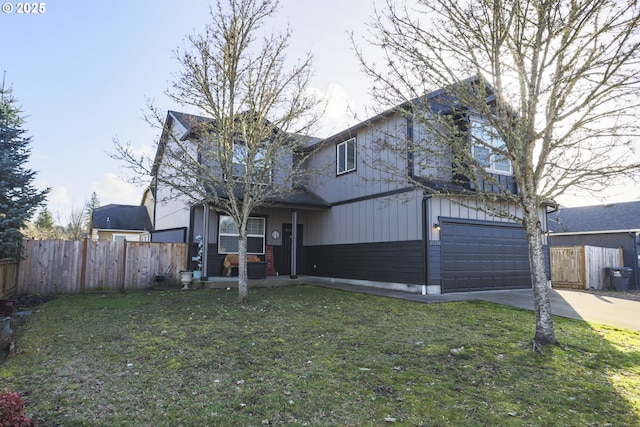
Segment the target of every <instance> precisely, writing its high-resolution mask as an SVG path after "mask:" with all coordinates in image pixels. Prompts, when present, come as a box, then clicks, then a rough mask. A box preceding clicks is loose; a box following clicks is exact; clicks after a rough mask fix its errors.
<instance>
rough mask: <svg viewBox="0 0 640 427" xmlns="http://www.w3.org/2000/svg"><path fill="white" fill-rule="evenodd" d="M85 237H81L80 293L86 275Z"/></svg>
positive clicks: (84, 284) (82, 291) (82, 290)
mask: <svg viewBox="0 0 640 427" xmlns="http://www.w3.org/2000/svg"><path fill="white" fill-rule="evenodd" d="M88 246H89V245H88V244H87V238H86V237H85V238H84V239H82V260H81V261H80V293H81V294H84V291H85V286H86V280H87V279H86V276H87V249H88Z"/></svg>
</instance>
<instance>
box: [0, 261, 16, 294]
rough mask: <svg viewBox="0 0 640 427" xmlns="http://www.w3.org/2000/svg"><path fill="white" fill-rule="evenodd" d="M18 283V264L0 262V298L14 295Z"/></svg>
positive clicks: (14, 262)
mask: <svg viewBox="0 0 640 427" xmlns="http://www.w3.org/2000/svg"><path fill="white" fill-rule="evenodd" d="M17 282H18V262H17V261H13V260H0V297H5V296H8V295H13V294H14V293H15V289H16V283H17Z"/></svg>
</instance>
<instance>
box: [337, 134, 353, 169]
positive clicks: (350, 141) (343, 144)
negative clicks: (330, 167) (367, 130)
mask: <svg viewBox="0 0 640 427" xmlns="http://www.w3.org/2000/svg"><path fill="white" fill-rule="evenodd" d="M349 144H353V166H352V167H351V168H349V160H348V150H349ZM342 147H345V148H344V149H343V148H342ZM341 150H342V151H344V164H341V161H340V151H341ZM356 152H357V150H356V137H355V136H354V137H351V138H349V139H347V140H345V141H342V142H340V143H337V144H336V175H344V174H346V173H349V172H353V171H355V170H356V166H357V163H358V162H357V158H358V156H357V154H356ZM341 166H342V167H344V170H341Z"/></svg>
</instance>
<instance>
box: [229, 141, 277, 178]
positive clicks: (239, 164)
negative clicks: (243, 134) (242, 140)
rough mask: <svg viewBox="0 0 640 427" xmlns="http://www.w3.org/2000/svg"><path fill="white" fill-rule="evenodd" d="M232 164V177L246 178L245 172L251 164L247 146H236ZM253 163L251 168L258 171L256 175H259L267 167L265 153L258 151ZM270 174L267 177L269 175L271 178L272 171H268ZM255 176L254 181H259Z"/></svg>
mask: <svg viewBox="0 0 640 427" xmlns="http://www.w3.org/2000/svg"><path fill="white" fill-rule="evenodd" d="M232 162H233V164H232V167H231V175H232V176H233V178H234V179H239V178H242V177H244V175H245V170H246V168H247V164H248V162H249V150H248V149H247V146H246V145H244V144H238V143H236V144H234V146H233V159H232ZM251 163H252V164H251V166H252V167H253V168H254V170H255V171H256V173H255V174H259V173H260V171H261V169H263V168H265V167H266V163H265V156H264V152H263V151H262V150H257V152H256V154H255V155H254V157H253V160H252V162H251ZM268 172H269V173H268V174H267V175H269V177H270V175H271V174H270V172H271V171H268ZM255 174H254V177H253V179H254V181H256V180H257V178H256V176H255Z"/></svg>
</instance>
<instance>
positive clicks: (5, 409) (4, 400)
mask: <svg viewBox="0 0 640 427" xmlns="http://www.w3.org/2000/svg"><path fill="white" fill-rule="evenodd" d="M30 425H31V419H29V418H28V417H26V416H25V415H24V402H23V401H22V399H21V398H20V395H19V394H18V393H12V392H10V391H6V390H5V391H0V426H3V427H4V426H7V427H28V426H30Z"/></svg>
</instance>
